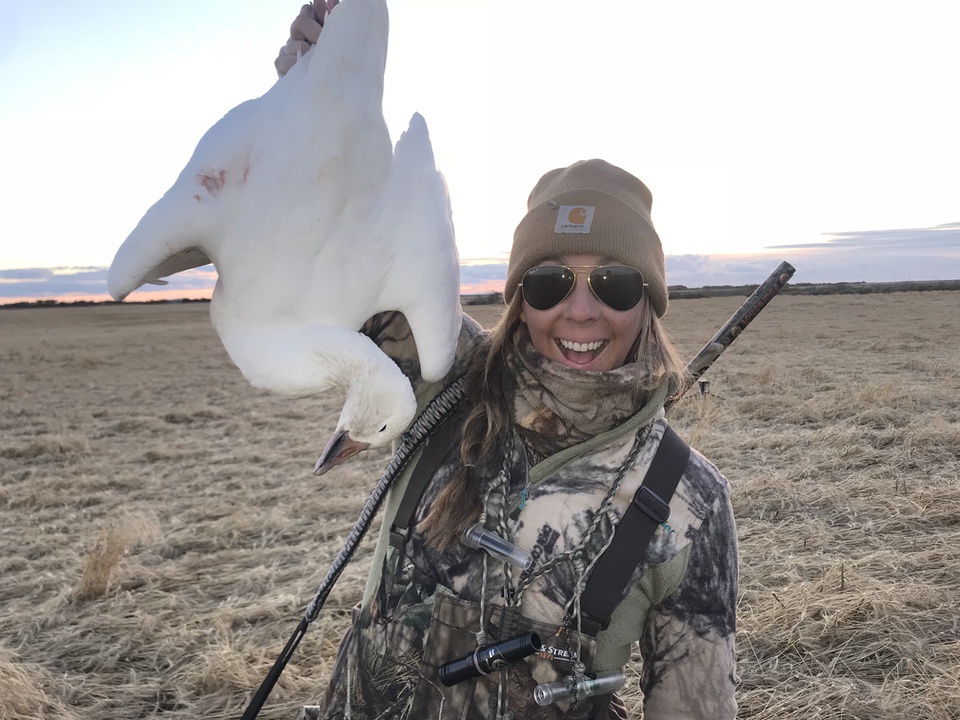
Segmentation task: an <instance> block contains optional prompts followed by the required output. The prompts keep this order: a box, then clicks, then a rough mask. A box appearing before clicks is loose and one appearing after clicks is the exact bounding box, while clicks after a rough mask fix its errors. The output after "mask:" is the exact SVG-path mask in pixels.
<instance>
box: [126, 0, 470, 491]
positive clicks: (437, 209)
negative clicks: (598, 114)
mask: <svg viewBox="0 0 960 720" xmlns="http://www.w3.org/2000/svg"><path fill="white" fill-rule="evenodd" d="M386 46H387V10H386V4H385V0H349V2H346V3H343V5H341V6H338V7H337V8H336V11H335V12H333V13H331V14H329V15H328V16H327V18H326V23H325V26H324V30H323V34H322V37H321V38H320V39H319V41H318V42H317V44H316V46H315V47H314V48H313V49H311V50H310V51H309V52H307V53H306V55H304V56H303V58H302V59H301V60H300V61H299V62H296V64H295V65H293V67H292V68H291V69H290V71H289V72H288V73H287V74H286V75H285V76H284V77H282V78H280V79H279V80H278V81H277V83H276V84H275V85H274V86H273V87H272V88H271V89H270V90H269V91H268V92H267V93H266V94H264V95H263V96H262V97H260V98H258V99H255V100H249V101H247V102H245V103H242V104H241V105H239V106H237V107H236V108H234V109H233V110H231V111H230V112H228V113H227V114H226V115H225V116H224V117H223V119H221V120H220V121H219V122H217V123H216V124H215V125H214V126H213V127H212V128H211V129H210V130H208V131H207V133H206V134H205V135H204V136H203V138H202V139H201V140H200V143H199V144H198V145H197V148H196V150H195V152H194V154H193V157H191V158H190V161H189V162H188V163H187V165H186V167H185V168H184V170H183V171H182V172H181V174H180V176H179V178H178V179H177V181H176V182H175V183H174V185H173V187H171V188H170V190H168V191H167V193H166V194H165V195H164V196H163V197H162V198H161V199H160V200H159V201H158V202H157V203H156V204H154V205H153V206H152V207H151V208H150V209H149V210H148V211H147V213H146V214H145V215H144V217H143V218H142V219H141V221H140V223H139V224H138V225H137V227H136V228H135V229H134V230H133V232H132V233H131V234H130V236H129V237H128V238H127V239H126V241H125V242H124V243H123V245H122V246H121V247H120V249H119V251H118V252H117V255H116V257H115V258H114V261H113V264H112V265H111V267H110V272H109V277H108V287H109V290H110V294H111V295H113V296H114V297H115V298H117V299H118V300H120V299H123V298H125V297H126V296H127V295H128V294H129V293H130V292H132V291H133V290H135V289H136V288H138V287H140V286H141V285H143V284H144V283H154V282H162V281H161V278H163V277H165V276H168V275H172V274H174V273H177V272H180V271H182V270H186V269H189V268H193V267H197V266H200V265H204V264H207V263H209V262H212V263H213V264H214V266H215V267H216V269H217V272H218V274H219V280H218V281H217V285H216V288H215V289H214V293H213V300H212V303H211V307H210V315H211V319H212V321H213V325H214V327H215V328H216V330H217V333H218V334H219V336H220V339H221V341H222V342H223V345H224V347H225V348H226V350H227V352H228V353H229V355H230V357H231V359H232V360H233V361H234V363H236V365H237V367H239V368H240V370H241V372H243V374H244V376H245V377H246V378H247V379H248V380H249V381H250V383H251V384H253V385H254V386H255V387H258V388H262V389H264V390H268V391H271V392H274V393H279V394H283V395H291V396H294V395H308V394H313V393H319V392H322V391H325V390H328V389H331V388H334V387H341V388H344V389H346V392H347V397H346V401H345V403H344V406H343V411H342V413H341V415H340V419H339V422H338V425H337V430H336V432H335V435H334V438H333V440H331V442H330V444H328V447H327V449H326V451H325V452H324V455H323V457H321V460H320V462H318V464H317V468H316V470H317V472H325V471H326V470H327V469H329V468H330V467H332V466H333V465H335V464H337V463H338V462H341V461H342V460H344V459H346V458H347V457H349V456H350V455H352V454H355V453H356V452H358V451H359V450H361V449H363V448H364V447H367V446H378V445H383V444H386V443H388V442H390V441H391V440H392V439H394V438H395V437H397V436H398V435H399V434H400V433H401V432H402V431H403V430H404V429H405V428H406V427H407V425H408V424H409V423H410V421H411V420H412V419H413V416H414V414H415V412H416V402H415V399H414V395H413V392H412V389H411V386H410V383H409V381H408V379H407V378H406V377H405V376H404V375H403V374H402V373H401V372H400V370H399V368H398V367H397V366H396V364H395V363H393V361H392V360H390V359H389V358H388V357H387V356H386V355H384V354H383V353H382V352H381V351H380V350H379V349H378V348H377V347H376V345H374V343H373V342H372V341H371V340H370V339H369V338H367V337H366V336H364V335H362V334H361V333H359V332H358V330H359V329H360V327H361V326H362V324H363V323H364V322H365V321H366V320H367V319H368V318H370V317H371V316H373V315H375V314H376V313H379V312H383V311H387V310H399V311H401V312H402V313H403V314H404V315H405V316H406V318H407V320H408V322H409V324H410V327H411V329H412V331H413V334H414V337H415V339H416V343H417V348H418V353H419V360H420V367H421V373H422V375H423V377H424V378H425V379H427V380H438V379H440V378H442V377H443V376H444V375H445V374H446V373H447V371H448V370H449V368H450V366H451V364H452V362H453V356H454V351H455V347H456V340H457V335H458V332H459V329H460V323H461V310H460V304H459V262H458V257H457V250H456V245H455V242H454V233H453V225H452V220H451V214H450V204H449V197H448V195H447V191H446V186H445V183H444V181H443V177H442V176H441V175H440V173H439V172H438V171H437V169H436V166H435V161H434V156H433V151H432V147H431V145H430V139H429V135H428V133H427V127H426V123H425V122H424V120H423V118H422V117H420V116H419V115H414V116H413V118H412V119H411V121H410V125H409V128H408V129H407V131H406V132H405V133H404V134H403V135H402V136H401V138H400V140H399V141H398V142H397V145H396V149H395V150H392V149H391V142H390V137H389V134H388V131H387V127H386V123H385V122H384V119H383V113H382V110H381V102H382V96H383V73H384V68H385V64H386ZM317 117H323V118H324V122H323V123H318V122H317V120H316V118H317Z"/></svg>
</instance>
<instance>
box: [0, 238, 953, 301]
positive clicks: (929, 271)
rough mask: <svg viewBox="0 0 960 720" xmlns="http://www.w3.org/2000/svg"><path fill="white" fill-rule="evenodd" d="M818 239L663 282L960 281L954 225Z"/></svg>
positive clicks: (502, 271)
mask: <svg viewBox="0 0 960 720" xmlns="http://www.w3.org/2000/svg"><path fill="white" fill-rule="evenodd" d="M825 237H826V239H825V240H824V241H823V242H818V243H798V244H791V245H771V246H769V247H767V248H765V249H764V251H763V252H758V253H751V254H742V253H741V254H733V253H730V254H711V255H696V254H689V255H667V257H666V267H667V282H669V283H670V284H671V285H685V286H686V287H689V288H698V287H704V286H707V285H756V284H759V283H760V282H762V281H763V280H764V279H765V278H766V277H767V276H768V275H769V274H770V273H771V272H772V271H773V270H774V269H775V268H776V267H777V265H779V263H780V262H781V261H782V260H786V261H788V262H789V263H791V264H792V265H793V266H794V267H796V268H797V273H796V275H795V276H794V278H793V279H794V282H807V283H831V282H857V281H863V282H896V281H901V280H956V279H960V222H956V223H947V224H945V225H936V226H934V227H929V228H907V229H895V230H862V231H852V232H838V233H831V234H829V235H827V236H825ZM506 276H507V263H506V260H500V259H485V260H480V261H477V260H470V261H466V262H465V263H464V264H463V265H461V266H460V285H461V291H462V292H463V293H464V294H470V293H481V292H491V291H499V290H502V289H503V283H504V281H505V280H506ZM216 280H217V275H216V270H215V269H214V268H213V266H212V265H206V266H204V267H201V268H195V269H193V270H188V271H186V272H182V273H179V274H177V275H174V276H172V277H170V278H168V281H169V284H168V285H165V286H159V287H158V286H153V285H147V286H145V287H144V288H143V289H141V290H139V291H137V294H136V295H135V296H134V298H133V299H136V300H141V301H142V300H150V299H161V298H165V299H166V298H175V297H178V295H177V293H183V294H182V295H180V297H199V296H205V297H209V295H210V292H211V291H212V290H213V286H214V284H215V283H216ZM39 299H57V300H64V301H68V302H69V301H70V300H79V299H84V300H89V299H93V300H107V299H109V296H108V295H107V269H106V268H102V267H83V268H22V269H10V270H0V301H4V300H6V301H7V302H16V301H21V300H39Z"/></svg>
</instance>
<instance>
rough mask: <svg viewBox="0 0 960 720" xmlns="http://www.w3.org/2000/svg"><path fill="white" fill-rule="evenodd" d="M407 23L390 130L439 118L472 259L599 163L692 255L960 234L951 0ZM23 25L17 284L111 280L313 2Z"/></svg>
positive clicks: (1, 92) (17, 125)
mask: <svg viewBox="0 0 960 720" xmlns="http://www.w3.org/2000/svg"><path fill="white" fill-rule="evenodd" d="M349 1H350V0H345V2H349ZM388 5H389V8H390V12H391V35H390V51H389V55H388V61H387V77H386V93H385V98H384V114H385V116H386V118H387V122H388V124H389V126H390V128H391V132H392V134H393V137H394V140H396V138H397V137H399V133H400V132H401V131H402V130H403V129H404V128H405V127H406V124H407V121H408V120H409V117H410V115H411V114H412V113H413V112H414V111H418V112H420V113H421V114H423V115H424V117H425V118H426V120H427V123H428V125H429V127H430V132H431V137H432V139H433V144H434V151H435V155H436V158H437V163H438V165H439V166H440V169H441V170H442V171H443V172H444V174H445V175H446V177H447V180H448V184H449V187H450V191H451V196H452V201H453V207H454V220H455V223H456V226H457V236H458V247H459V250H460V255H461V258H464V259H469V258H503V257H505V254H506V253H507V252H508V251H509V247H510V240H511V236H512V232H513V228H514V227H515V225H516V223H517V222H518V220H519V219H520V217H521V216H522V214H523V212H524V208H525V202H526V197H527V194H528V192H529V190H530V188H531V187H532V186H533V184H534V183H535V181H536V180H537V178H538V177H539V176H540V175H541V174H542V173H543V172H545V171H546V170H549V169H551V168H554V167H559V166H562V165H567V164H569V163H570V162H573V161H575V160H578V159H583V158H588V157H602V158H604V159H607V160H609V161H611V162H613V163H615V164H617V165H620V166H622V167H624V168H626V169H627V170H630V171H631V172H633V173H634V174H636V175H637V176H639V177H640V178H641V179H643V180H644V181H645V182H646V183H647V184H648V185H649V186H650V188H651V189H652V191H653V195H654V206H653V218H654V222H655V224H656V226H657V230H658V231H659V234H660V236H661V238H662V239H663V242H664V247H665V250H666V252H667V253H668V255H688V254H698V255H708V254H721V255H731V254H733V255H735V254H740V253H744V254H745V253H756V252H757V251H761V250H762V249H763V248H768V247H770V246H784V245H797V244H803V243H818V242H824V241H827V240H829V239H830V236H831V234H838V233H860V232H869V231H881V230H890V229H897V228H913V229H917V228H920V229H922V228H929V227H932V226H936V225H944V224H948V223H956V222H957V221H960V131H958V128H960V93H958V92H957V86H958V74H960V42H958V41H957V36H956V31H957V28H958V27H960V4H957V3H955V2H952V1H950V0H942V1H941V2H923V1H922V0H921V1H919V2H916V1H915V2H911V3H902V2H881V1H878V0H873V1H871V2H843V1H840V0H833V1H831V2H805V3H802V4H800V3H779V2H768V1H762V2H761V1H758V2H737V1H736V0H733V1H731V2H725V3H717V2H693V3H672V2H656V3H655V2H639V1H633V2H626V1H625V0H592V2H568V1H567V0H549V2H548V1H546V0H515V2H513V3H492V2H483V1H480V2H476V1H475V2H463V1H461V0H389V3H388ZM0 8H2V9H0V270H11V269H22V268H50V267H64V266H83V267H95V268H103V267H105V266H107V265H109V263H110V261H111V260H112V258H113V254H114V253H115V251H116V249H117V248H118V247H119V245H120V243H121V242H122V241H123V239H124V238H125V237H126V236H127V234H128V233H129V232H130V231H131V230H132V229H133V227H134V225H136V223H137V221H138V220H139V218H140V217H141V215H142V214H143V213H144V212H145V211H146V209H147V208H148V207H149V206H150V205H151V204H153V202H155V201H156V200H157V199H158V198H159V197H160V196H161V195H162V194H163V193H164V192H165V191H166V189H167V188H168V187H169V186H170V185H171V184H172V183H173V181H174V180H175V179H176V177H177V175H178V174H179V172H180V170H181V169H182V168H183V166H184V165H185V164H186V161H187V159H188V158H189V156H190V154H191V153H192V152H193V149H194V147H195V145H196V142H197V141H198V140H199V138H200V136H201V135H202V134H203V132H204V131H205V130H206V129H207V128H209V127H210V126H211V125H212V124H213V123H214V122H216V121H217V120H218V119H219V118H220V117H221V116H222V115H223V114H224V113H226V112H227V111H228V110H229V109H230V108H232V107H234V106H235V105H237V104H239V103H240V102H242V101H243V100H246V99H248V98H251V97H257V96H259V95H261V94H263V93H264V92H265V91H266V90H267V89H268V88H269V87H270V86H271V84H272V83H273V82H274V81H275V79H276V74H275V71H274V68H273V59H274V57H275V56H276V53H277V50H278V49H279V47H280V45H282V44H283V42H284V41H285V40H286V37H287V30H288V26H289V24H290V21H291V20H292V19H293V17H294V16H295V15H296V13H297V11H298V10H299V3H298V2H291V3H289V4H286V3H280V2H277V0H245V1H241V2H237V0H231V1H230V2H227V1H226V0H202V2H199V1H198V0H167V2H164V3H130V2H120V1H119V0H90V2H87V3H85V4H79V5H78V4H76V3H67V2H62V1H61V0H30V1H29V2H26V1H23V0H0ZM317 122H318V123H322V122H323V118H322V117H318V118H317ZM951 237H957V235H956V233H955V234H954V235H953V236H951ZM950 242H954V241H950ZM781 254H783V253H781ZM774 265H775V263H774ZM668 267H669V266H668ZM771 269H772V268H771ZM917 272H922V271H917ZM952 277H953V276H952ZM762 279H763V278H762V277H759V278H757V282H759V281H760V280H762ZM848 279H856V278H848ZM890 279H901V278H890ZM902 279H924V278H902Z"/></svg>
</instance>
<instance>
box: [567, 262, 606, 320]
mask: <svg viewBox="0 0 960 720" xmlns="http://www.w3.org/2000/svg"><path fill="white" fill-rule="evenodd" d="M591 272H592V271H591V270H575V271H574V273H575V275H576V281H575V282H574V284H573V287H572V288H570V292H569V293H567V297H566V300H567V305H566V308H567V314H568V315H569V316H570V317H572V318H575V319H589V318H594V317H598V316H599V314H600V311H601V307H600V306H602V305H603V301H602V300H600V298H599V297H597V294H596V292H594V290H593V285H592V283H591V282H590V273H591ZM580 275H586V278H581V277H580Z"/></svg>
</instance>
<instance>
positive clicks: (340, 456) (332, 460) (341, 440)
mask: <svg viewBox="0 0 960 720" xmlns="http://www.w3.org/2000/svg"><path fill="white" fill-rule="evenodd" d="M368 447H370V443H364V442H357V441H356V440H354V439H353V438H351V437H350V433H349V432H348V431H347V430H337V431H336V432H335V433H334V434H333V437H332V438H330V442H328V443H327V447H325V448H324V449H323V454H322V455H320V459H319V460H317V464H316V465H315V466H314V467H313V474H314V475H323V474H324V473H325V472H327V471H328V470H329V469H330V468H333V467H336V466H337V465H339V464H340V463H342V462H343V461H344V460H349V459H350V458H352V457H353V456H354V455H356V454H357V453H361V452H363V451H364V450H366V449H367V448H368Z"/></svg>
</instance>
